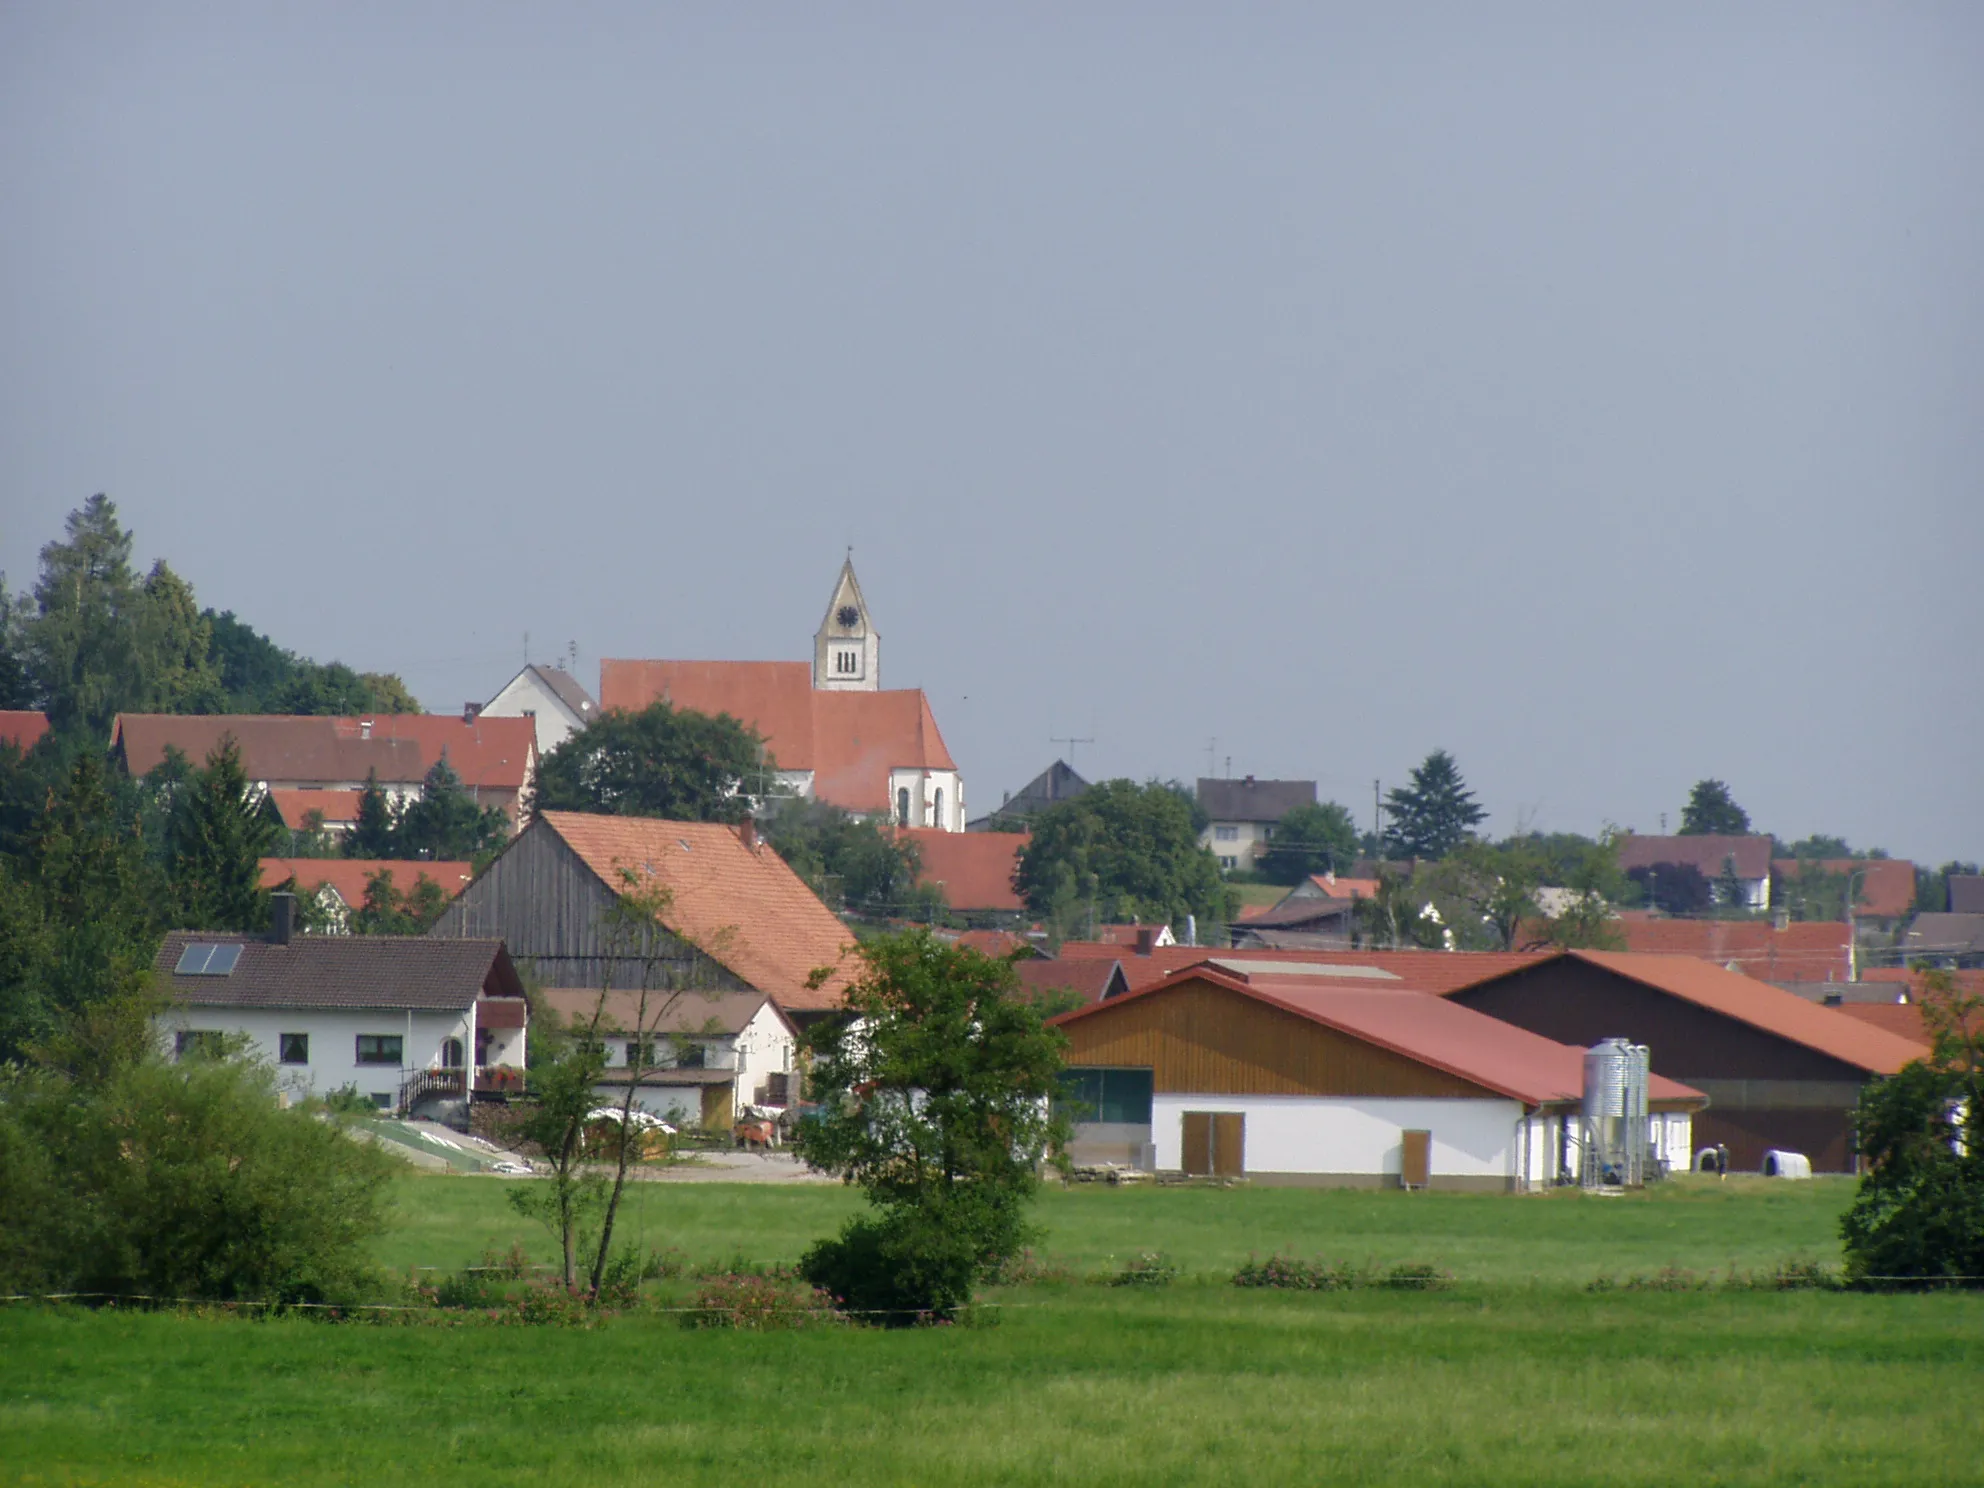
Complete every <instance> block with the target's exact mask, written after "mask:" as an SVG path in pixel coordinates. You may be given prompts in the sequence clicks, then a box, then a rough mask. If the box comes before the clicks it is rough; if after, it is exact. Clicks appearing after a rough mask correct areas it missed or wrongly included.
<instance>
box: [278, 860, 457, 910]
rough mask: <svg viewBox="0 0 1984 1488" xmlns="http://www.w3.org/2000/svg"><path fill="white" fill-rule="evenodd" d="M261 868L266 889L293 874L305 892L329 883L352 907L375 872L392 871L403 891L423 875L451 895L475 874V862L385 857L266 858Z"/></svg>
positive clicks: (362, 899)
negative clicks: (367, 880)
mask: <svg viewBox="0 0 1984 1488" xmlns="http://www.w3.org/2000/svg"><path fill="white" fill-rule="evenodd" d="M261 869H262V887H263V888H265V889H274V888H279V887H281V886H282V885H283V884H284V883H287V882H288V881H289V880H290V879H292V878H293V879H295V880H296V887H297V888H298V889H299V890H301V891H302V892H303V893H306V894H314V893H315V892H316V891H317V890H318V889H320V888H322V887H323V886H324V885H325V884H329V885H330V886H331V887H332V888H333V889H335V890H336V891H337V895H338V897H339V898H340V899H342V900H344V902H345V903H346V904H349V905H350V906H351V907H352V908H353V909H356V908H358V906H359V905H361V904H363V903H364V902H365V881H366V879H368V878H370V877H371V876H372V875H373V874H375V873H379V872H386V873H390V874H392V876H393V887H394V888H395V889H397V890H399V891H400V892H401V893H402V894H404V893H407V892H409V891H411V890H412V888H413V887H414V885H416V884H418V883H419V882H420V880H421V878H422V876H423V875H424V876H426V877H427V878H431V879H432V880H433V881H434V882H435V883H436V884H438V885H440V888H441V892H442V893H444V894H446V895H447V896H448V897H449V898H450V899H452V898H454V897H455V895H457V894H459V893H460V892H461V891H462V890H463V889H465V888H467V887H468V881H469V879H470V878H472V877H474V874H475V865H474V864H473V863H461V862H428V861H426V860H425V859H419V860H413V859H385V858H377V859H373V858H263V859H262V860H261Z"/></svg>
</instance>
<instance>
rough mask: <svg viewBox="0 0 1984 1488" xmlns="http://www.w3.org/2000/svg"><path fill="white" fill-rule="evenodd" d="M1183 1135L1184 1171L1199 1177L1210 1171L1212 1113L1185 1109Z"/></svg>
mask: <svg viewBox="0 0 1984 1488" xmlns="http://www.w3.org/2000/svg"><path fill="white" fill-rule="evenodd" d="M1184 1136H1185V1142H1184V1146H1185V1152H1184V1168H1185V1171H1186V1172H1187V1173H1189V1174H1193V1175H1196V1176H1199V1177H1203V1176H1205V1175H1206V1174H1208V1173H1210V1172H1212V1113H1211V1112H1210V1111H1187V1112H1186V1113H1185V1133H1184Z"/></svg>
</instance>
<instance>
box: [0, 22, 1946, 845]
mask: <svg viewBox="0 0 1984 1488" xmlns="http://www.w3.org/2000/svg"><path fill="white" fill-rule="evenodd" d="M1980 78H1984V7H1980V6H1977V5H1975V4H1972V3H1953V4H1948V5H1940V6H1938V5H1909V4H1892V5H1882V6H1865V5H1834V6H1828V5H1815V4H1803V3H1800V4H1770V3H1756V4H1749V5H1743V6H1721V5H1711V4H1694V5H1689V4H1683V5H1678V6H1665V7H1643V8H1640V9H1637V10H1628V9H1625V8H1620V7H1598V8H1593V7H1588V6H1583V5H1575V4H1569V3H1559V4H1548V5H1529V4H1518V3H1511V4H1504V5H1497V6H1477V5H1473V4H1464V5H1444V6H1443V5H1420V6H1410V7H1394V6H1350V5H1336V6H1332V5H1321V4H1300V5H1295V4H1291V5H1273V4H1260V5H1250V6H1240V7H1235V6H1208V5H1164V4H1138V5H1128V4H1120V5H1112V4H1092V5H1086V6H1067V5H1065V4H1024V3H1011V4H1005V5H1000V6H993V7H962V6H957V7H951V6H924V5H910V4H899V5H865V4H837V5H806V6H800V5H784V6H780V5H750V6H740V5H720V6H707V5H698V6H690V5H662V4H654V3H640V4H624V5H612V4H583V3H573V4H559V5H544V4H538V5H520V4H500V3H492V4H468V3H452V4H422V3H417V0H395V3H390V4H365V3H351V0H347V3H339V4H335V5H333V4H308V3H299V4H294V5H285V6H266V5H260V4H241V5H214V4H203V3H199V0H186V3H181V4H177V5H174V6H171V7H162V6H161V7H150V6H108V5H87V4H85V5H76V4H67V3H32V0H27V3H16V4H12V5H8V6H6V7H4V8H0V221H4V222H5V224H6V226H5V229H4V231H0V389H4V397H0V570H4V571H5V573H6V575H7V578H8V582H9V584H10V585H11V586H12V587H13V588H14V589H15V590H19V589H21V588H23V587H26V586H29V585H31V584H32V581H33V576H34V570H35V563H36V554H37V552H38V551H39V549H40V547H41V545H42V544H43V543H44V542H46V541H48V540H49V539H51V538H53V537H55V536H56V535H58V534H59V533H60V531H61V525H62V521H63V518H64V516H65V514H66V513H67V512H68V511H69V510H71V509H72V508H74V507H76V506H78V505H80V504H81V503H82V501H83V500H85V499H86V498H87V497H88V496H89V495H91V494H92V493H94V492H97V491H103V492H107V493H108V494H109V495H110V496H111V497H112V498H113V499H114V500H115V501H116V502H117V503H118V506H119V509H120V511H121V513H122V516H123V518H124V520H125V521H126V523H127V524H128V525H129V526H130V527H131V528H132V529H134V531H135V532H136V535H137V548H138V552H139V555H140V556H141V558H143V559H144V560H145V561H147V562H149V561H150V560H151V559H152V558H155V557H161V556H162V557H165V558H166V559H168V560H169V561H170V563H171V564H172V565H173V567H174V568H176V569H177V570H178V571H179V572H180V573H182V574H183V575H185V576H186V577H187V578H188V579H189V580H190V581H191V582H192V583H193V585H194V587H195V589H196V591H197V593H198V595H199V597H200V599H201V601H202V603H204V604H207V605H211V606H214V607H215V608H218V609H224V610H233V611H234V612H236V613H237V614H238V615H240V616H241V617H242V618H244V619H246V620H248V621H249V622H250V623H252V624H253V625H255V626H256V627H257V628H259V629H261V630H263V631H265V632H267V633H268V634H270V635H272V636H273V637H274V638H275V639H276V640H277V641H279V642H280V643H281V644H283V645H285V646H288V647H291V648H293V649H295V650H298V651H300V652H303V653H305V654H307V655H310V656H313V657H315V658H317V659H319V660H330V659H333V658H336V659H341V660H343V661H346V662H348V663H350V664H351V665H353V666H356V667H359V668H361V669H365V670H387V671H396V672H399V673H400V674H401V675H402V676H404V677H405V679H406V681H407V682H408V684H409V685H410V686H411V687H412V688H413V690H414V692H415V693H416V694H417V695H418V696H419V697H420V698H421V699H422V700H423V701H424V703H425V704H426V705H427V706H428V707H429V708H431V709H434V710H436V711H444V710H453V709H455V708H458V707H459V706H460V705H461V704H462V703H463V702H464V701H467V700H471V699H476V700H480V699H484V698H487V697H489V696H490V695H492V694H493V693H494V692H495V691H496V690H497V689H498V688H499V687H500V686H501V685H502V684H503V682H504V681H506V680H507V679H508V678H509V676H510V675H511V674H512V673H513V672H514V671H515V670H516V668H517V667H518V666H519V665H520V664H521V663H522V661H523V659H524V657H525V656H526V654H528V655H529V656H530V657H531V658H532V659H534V660H537V661H548V660H552V659H554V658H557V657H561V656H564V655H566V654H567V648H568V647H576V651H577V657H578V675H579V677H580V680H582V681H584V682H585V683H586V684H587V685H588V686H589V687H592V688H595V689H596V686H597V681H598V663H599V661H600V659H601V658H602V657H684V658H688V657H700V658H719V659H737V660H747V659H750V660H756V659H791V660H802V659H806V658H808V657H809V656H810V654H811V650H810V645H811V637H812V635H813V632H814V630H815V628H816V627H817V626H818V625H819V623H820V620H821V618H822V614H823V612H824V610H825V607H826V604H827V600H828V597H829V594H830V591H831V589H832V585H833V581H834V577H835V574H836V572H837V570H838V567H839V564H840V561H841V558H842V556H843V554H844V552H845V551H846V550H847V549H848V548H849V547H850V546H851V547H852V549H853V552H854V559H855V564H856V568H857V571H858V572H859V574H860V578H861V582H862V586H863V589H864V591H865V593H866V595H867V599H868V602H869V606H870V608H871V610H872V612H873V615H874V618H875V622H876V625H877V627H878V628H879V630H880V632H881V636H882V653H881V665H882V676H883V682H884V685H886V686H896V687H911V686H920V687H923V688H924V689H926V690H927V692H928V693H929V696H930V701H931V705H932V707H933V709H934V710H935V713H936V716H937V719H938V722H939V725H940V726H941V728H942V730H943V733H944V736H945V739H946V741H947V742H948V744H949V746H950V749H951V752H952V753H953V755H954V756H955V757H956V758H957V761H958V764H959V766H960V768H961V770H962V772H963V775H964V780H965V787H966V792H967V805H968V806H969V807H970V808H971V809H972V810H973V811H974V812H976V811H981V810H984V809H986V808H989V807H990V806H992V805H995V804H996V803H997V802H998V801H999V800H1000V799H1001V796H1002V794H1003V792H1005V791H1009V790H1016V789H1018V788H1019V787H1020V786H1021V785H1022V784H1023V783H1025V781H1027V780H1028V779H1029V778H1031V777H1032V776H1033V775H1034V774H1035V773H1037V772H1038V771H1039V770H1040V769H1042V768H1043V767H1044V766H1045V765H1047V764H1048V762H1049V761H1050V760H1052V759H1053V758H1054V757H1055V756H1056V755H1057V754H1058V755H1062V756H1066V755H1067V754H1068V753H1069V746H1068V745H1067V744H1065V743H1059V742H1055V741H1056V740H1057V739H1066V738H1069V737H1075V738H1080V739H1082V740H1084V741H1085V742H1082V743H1080V744H1078V745H1075V746H1074V755H1073V763H1074V764H1075V767H1076V768H1077V769H1078V770H1079V771H1080V772H1081V773H1083V774H1084V775H1087V776H1089V777H1090V778H1092V779H1093V778H1102V777H1105V776H1114V775H1126V776H1130V777H1133V778H1139V779H1142V778H1148V777H1160V778H1181V779H1191V778H1193V777H1195V776H1199V775H1204V774H1207V773H1209V771H1210V773H1216V774H1225V773H1228V771H1229V769H1230V771H1231V773H1233V774H1236V775H1239V774H1250V773H1251V774H1255V775H1258V776H1261V777H1294V778H1305V779H1306V778H1313V779H1315V780H1316V781H1317V782H1318V783H1319V788H1320V790H1321V792H1322V794H1323V796H1324V798H1325V799H1336V800H1340V801H1342V802H1344V803H1345V804H1346V805H1348V806H1350V807H1352V808H1353V810H1354V811H1355V812H1356V814H1357V815H1358V817H1359V819H1360V820H1368V818H1369V816H1370V813H1371V800H1372V782H1373V781H1374V780H1381V781H1383V782H1384V785H1385V788H1387V789H1389V788H1390V787H1391V786H1393V785H1396V784H1399V783H1401V782H1403V781H1404V779H1405V777H1406V775H1407V772H1408V771H1409V770H1410V769H1411V767H1412V766H1413V765H1414V764H1416V763H1417V762H1418V761H1419V760H1421V759H1422V758H1423V757H1424V756H1425V755H1426V754H1427V753H1428V752H1429V751H1431V750H1433V749H1436V748H1445V749H1448V750H1450V751H1452V753H1453V754H1454V755H1455V757H1456V758H1457V760H1458V761H1459V764H1460V767H1461V770H1462V772H1463V774H1464V775H1465V776H1466V778H1467V780H1468V782H1469V784H1470V785H1471V786H1472V788H1473V789H1474V791H1475V792H1476V794H1477V796H1478V797H1479V798H1480V801H1481V803H1482V804H1483V805H1484V806H1485V807H1486V808H1487V809H1488V810H1489V812H1490V819H1489V822H1488V824H1487V825H1488V829H1489V830H1491V831H1493V832H1496V833H1501V832H1508V831H1514V830H1518V829H1530V828H1534V829H1539V830H1546V831H1548V830H1567V831H1584V832H1592V831H1596V830H1598V829H1600V828H1601V827H1602V826H1604V825H1606V824H1608V823H1610V824H1613V825H1617V826H1620V827H1627V828H1637V829H1638V830H1640V831H1645V832H1651V831H1656V830H1659V829H1660V827H1661V823H1662V819H1663V813H1664V814H1665V820H1666V821H1667V823H1668V825H1669V827H1670V828H1671V827H1672V826H1674V825H1676V824H1678V819H1679V812H1680V808H1681V805H1682V803H1683V801H1684V800H1685V798H1686V796H1687V792H1688V788H1689V786H1690V784H1691V783H1692V782H1693V781H1695V780H1697V779H1700V778H1702V777H1705V776H1712V777H1716V778H1719V779H1722V780H1725V781H1727V782H1728V784H1729V786H1730V788H1731V790H1732V791H1733V793H1734V795H1735V796H1736V798H1737V800H1738V801H1739V802H1741V803H1742V804H1743V805H1744V806H1745V807H1747V808H1748V810H1749V812H1750V814H1751V817H1752V818H1753V820H1754V822H1755V824H1756V826H1757V827H1758V828H1759V829H1760V830H1767V831H1773V832H1776V833H1777V834H1778V835H1779V836H1781V837H1784V838H1787V839H1790V838H1796V837H1801V836H1804V835H1806V834H1808V833H1813V832H1826V833H1833V834H1838V835H1842V836H1845V837H1846V838H1848V839H1849V840H1850V841H1851V842H1852V843H1853V844H1854V845H1855V846H1858V847H1872V846H1879V847H1884V848H1886V849H1888V850H1890V851H1891V852H1893V853H1895V854H1897V855H1900V856H1910V857H1915V858H1917V859H1921V860H1927V861H1931V862H1940V861H1942V860H1944V859H1946V858H1949V857H1953V856H1959V855H1960V856H1963V857H1967V858H1971V859H1976V858H1978V857H1980V856H1984V772H1980V770H1979V768H1978V759H1979V754H1980V740H1981V739H1984V628H1980V616H1979V592H1980V586H1979V577H1980V572H1984V478H1981V477H1980V472H1984V274H1980V273H1979V265H1980V264H1984V87H1980V86H1979V80H1980ZM526 636H528V642H527V643H526ZM526 646H528V651H527V650H526ZM1229 761H1230V765H1229Z"/></svg>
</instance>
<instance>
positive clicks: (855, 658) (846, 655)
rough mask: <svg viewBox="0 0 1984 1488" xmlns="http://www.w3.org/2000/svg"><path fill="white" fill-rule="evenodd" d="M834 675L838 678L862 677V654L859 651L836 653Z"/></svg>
mask: <svg viewBox="0 0 1984 1488" xmlns="http://www.w3.org/2000/svg"><path fill="white" fill-rule="evenodd" d="M834 675H835V676H836V677H858V676H860V675H861V653H860V652H858V651H836V652H834Z"/></svg>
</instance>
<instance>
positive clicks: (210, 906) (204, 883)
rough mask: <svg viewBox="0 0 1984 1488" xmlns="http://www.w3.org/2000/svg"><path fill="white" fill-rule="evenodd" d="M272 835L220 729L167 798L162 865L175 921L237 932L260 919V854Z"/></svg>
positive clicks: (274, 828)
mask: <svg viewBox="0 0 1984 1488" xmlns="http://www.w3.org/2000/svg"><path fill="white" fill-rule="evenodd" d="M279 837H280V827H279V826H278V825H277V823H276V822H275V821H274V820H273V819H272V818H271V816H270V814H269V811H268V809H267V804H266V803H265V802H264V801H263V800H262V799H261V798H260V796H259V793H258V792H257V791H256V790H255V788H254V787H253V785H251V784H250V783H249V780H248V776H247V772H246V771H245V770H244V769H243V768H242V764H241V749H240V746H239V745H237V744H236V743H235V742H234V737H233V736H232V735H228V736H226V737H225V738H223V739H222V740H221V742H220V745H219V746H218V747H217V748H216V749H215V750H214V752H213V753H212V754H210V755H208V756H207V763H206V767H205V768H204V769H200V770H195V771H194V772H193V774H192V776H191V778H190V779H188V780H187V782H186V785H185V787H184V788H183V789H181V790H180V791H179V793H178V795H177V798H176V799H175V800H174V801H173V805H172V818H171V822H170V826H169V828H168V862H169V869H168V872H169V876H170V879H171V883H172V895H173V905H174V909H175V912H176V917H177V920H178V923H179V927H180V928H182V929H187V930H239V931H244V932H245V931H254V930H260V929H261V928H262V927H263V926H264V925H266V924H267V923H268V918H269V896H268V895H267V893H265V892H264V891H263V889H262V870H261V860H262V858H264V857H265V856H268V855H270V854H272V853H273V852H274V851H275V848H276V846H277V843H278V840H279Z"/></svg>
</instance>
